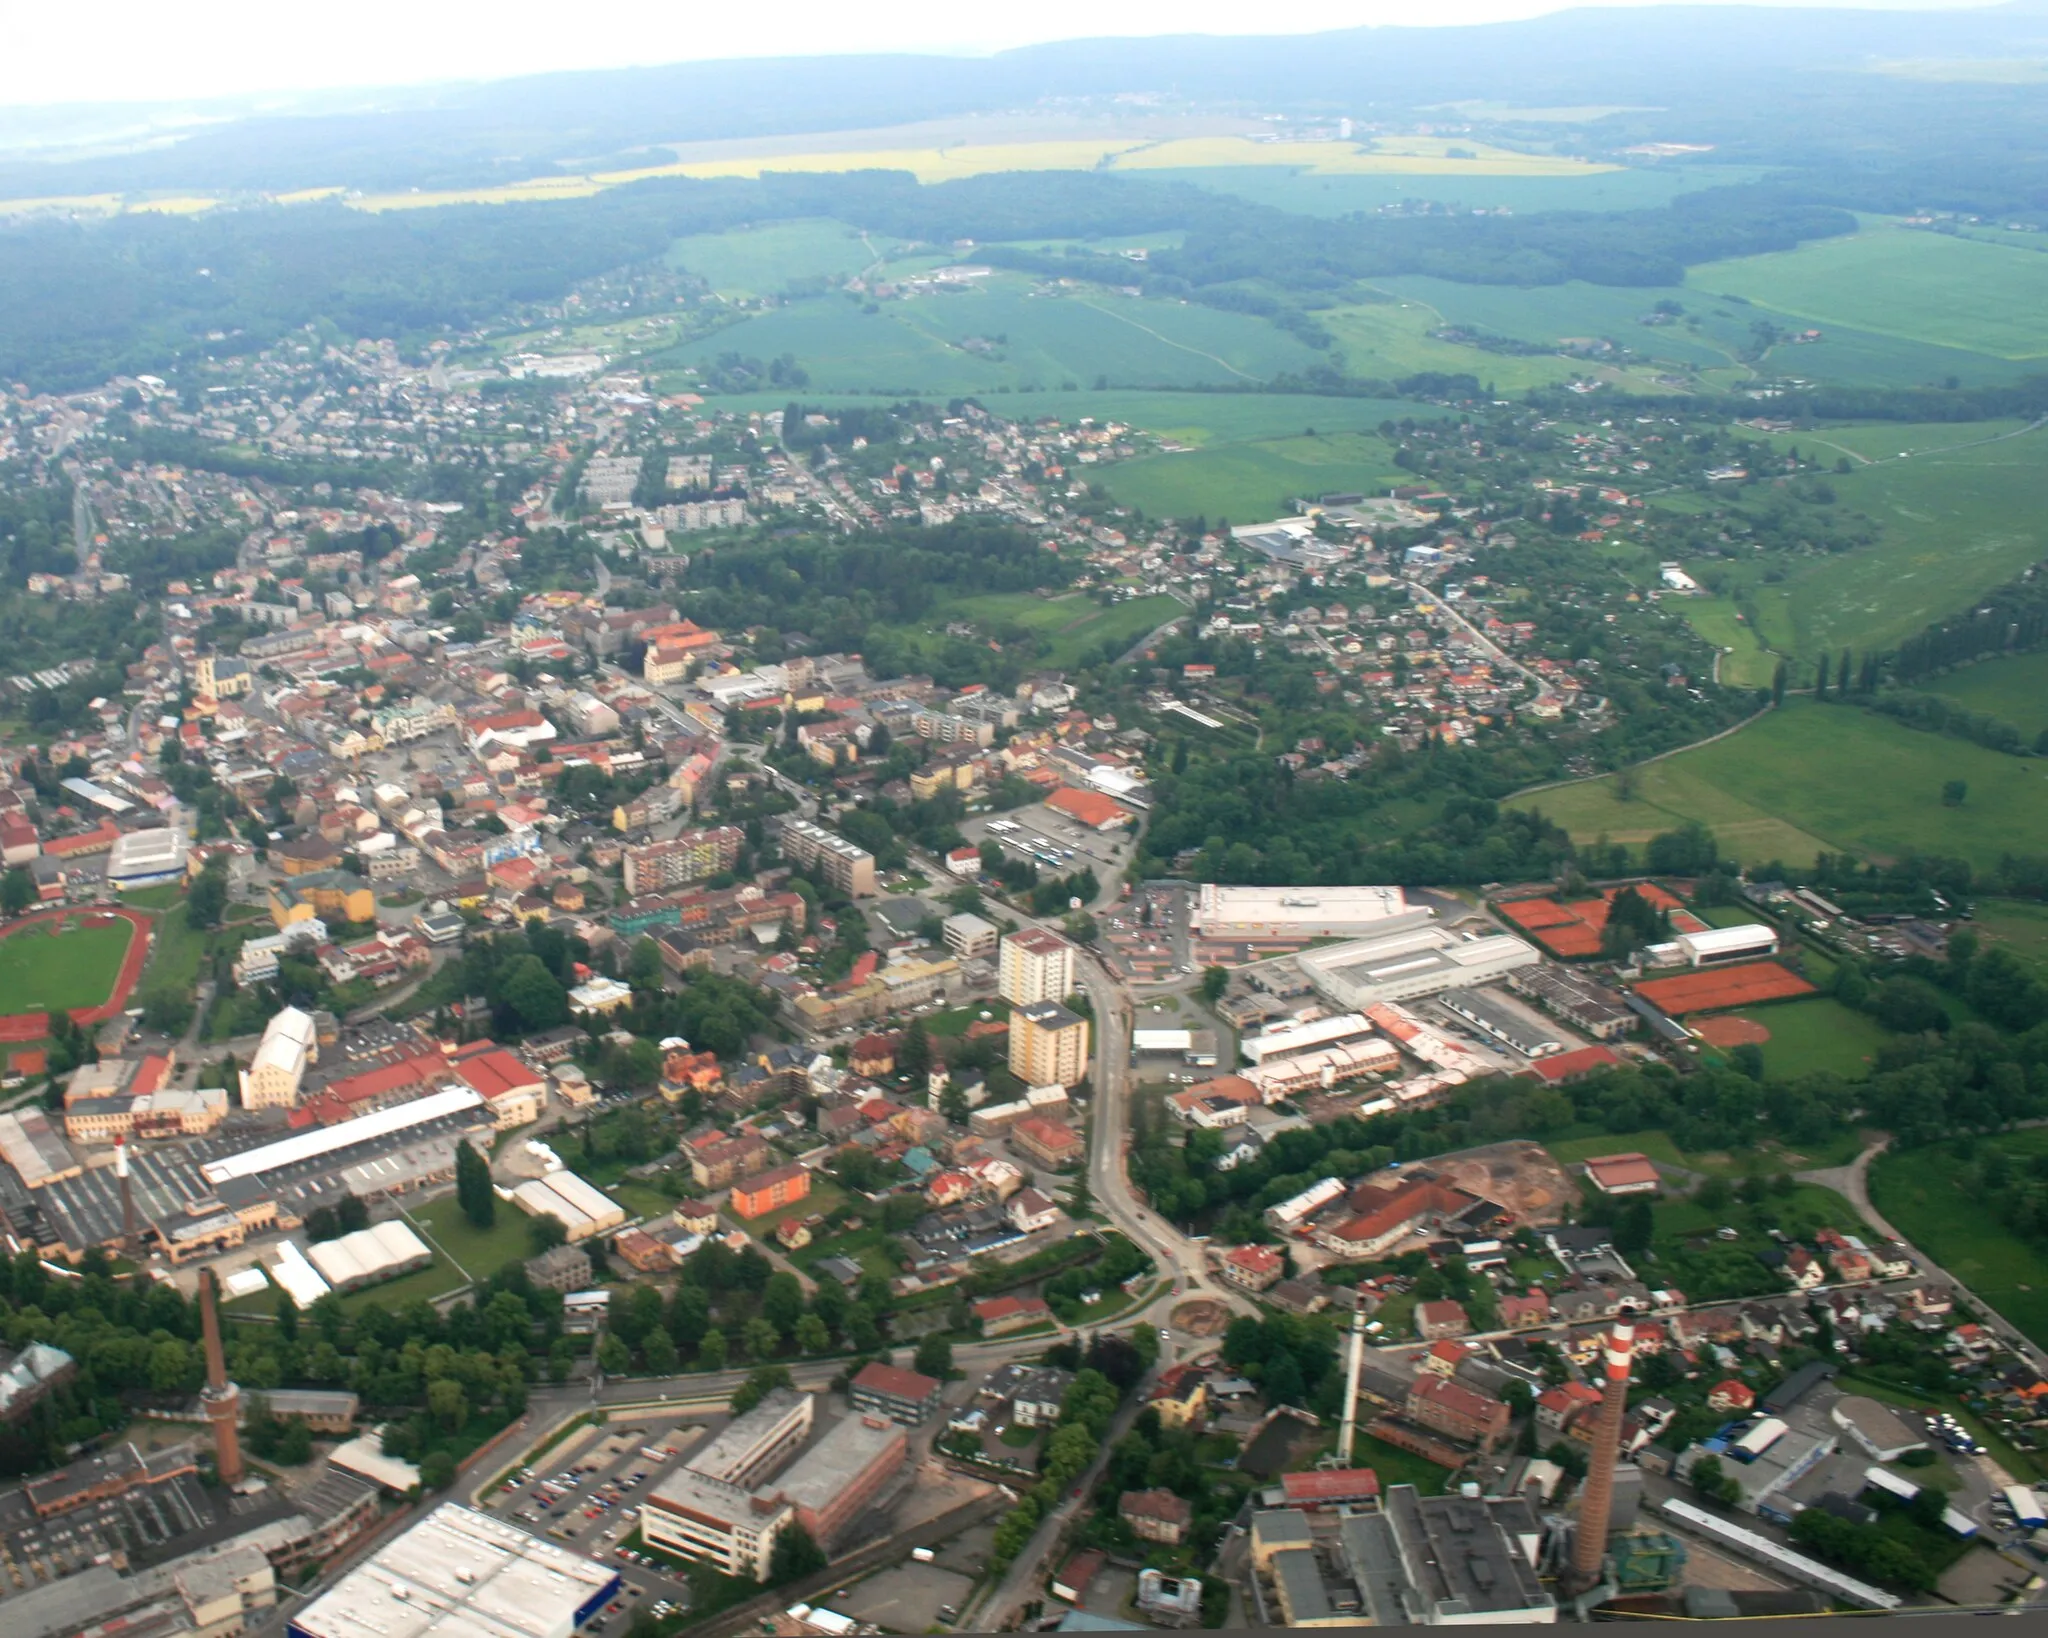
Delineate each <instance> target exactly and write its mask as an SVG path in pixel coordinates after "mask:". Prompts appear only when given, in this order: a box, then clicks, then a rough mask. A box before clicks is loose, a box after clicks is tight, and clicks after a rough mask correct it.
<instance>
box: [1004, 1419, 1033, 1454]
mask: <svg viewBox="0 0 2048 1638" xmlns="http://www.w3.org/2000/svg"><path fill="white" fill-rule="evenodd" d="M996 1437H997V1438H998V1439H1000V1440H1002V1442H1003V1443H1004V1444H1006V1445H1008V1446H1009V1447H1010V1448H1011V1449H1012V1450H1022V1449H1023V1448H1024V1447H1025V1446H1026V1445H1035V1444H1037V1443H1038V1429H1036V1428H1027V1427H1020V1426H1019V1425H1018V1424H1017V1423H1015V1422H1012V1423H1011V1424H1010V1425H1009V1426H1008V1427H1006V1428H1004V1429H1003V1431H1002V1432H1001V1433H999V1434H997V1435H996Z"/></svg>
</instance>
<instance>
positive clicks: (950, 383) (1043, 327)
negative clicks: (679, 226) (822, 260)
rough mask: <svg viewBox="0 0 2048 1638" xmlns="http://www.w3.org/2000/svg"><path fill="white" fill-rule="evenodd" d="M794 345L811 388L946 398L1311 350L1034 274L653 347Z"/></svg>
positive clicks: (1260, 364)
mask: <svg viewBox="0 0 2048 1638" xmlns="http://www.w3.org/2000/svg"><path fill="white" fill-rule="evenodd" d="M729 352H737V353H739V354H741V355H743V356H748V357H754V358H761V359H772V358H776V357H780V356H781V355H783V354H785V353H788V354H793V355H794V356H795V358H796V360H797V362H798V363H799V364H800V365H801V366H802V367H803V369H804V370H805V371H806V372H807V373H808V375H809V378H810V380H809V390H815V391H818V392H823V393H835V392H836V393H860V394H875V395H884V396H888V395H903V396H913V397H914V396H918V395H924V396H928V397H938V398H946V397H951V396H956V395H960V394H967V393H989V392H998V391H1001V390H1003V389H1004V388H1009V389H1011V390H1013V391H1015V390H1031V389H1057V390H1065V391H1070V392H1071V391H1078V390H1079V389H1081V388H1084V387H1088V386H1091V385H1094V384H1096V383H1098V382H1099V383H1102V384H1104V385H1108V386H1118V387H1155V386H1156V387H1172V386H1211V385H1213V386H1231V385H1238V384H1245V383H1253V384H1256V383H1258V382H1262V381H1265V380H1267V379H1269V378H1271V377H1272V376H1273V375H1275V374H1276V373H1278V372H1280V371H1282V370H1301V369H1305V368H1306V367H1307V366H1308V365H1310V364H1311V363H1313V362H1314V361H1315V359H1316V354H1315V353H1314V352H1313V351H1312V350H1311V349H1310V348H1308V347H1307V346H1304V345H1303V344H1302V343H1301V342H1299V341H1297V340H1295V339H1294V337H1292V336H1290V335H1287V334H1286V333H1285V332H1284V331H1281V330H1279V329H1276V328H1275V327H1274V326H1273V325H1271V324H1269V323H1267V322H1266V321H1265V320H1264V319H1261V318H1256V317H1253V316H1251V315H1249V314H1244V313H1226V312H1222V311H1219V310H1217V309H1215V308H1208V307H1195V306H1188V305H1183V304H1181V303H1179V302H1167V301H1139V300H1136V299H1134V298H1131V297H1124V296H1114V295H1107V294H1101V295H1098V294H1093V293H1090V294H1087V295H1077V296H1051V295H1035V294H1032V293H1031V292H1030V291H1029V290H1028V288H1027V287H1026V284H1025V281H1022V280H1013V279H997V280H993V281H991V284H990V287H989V288H986V289H976V290H972V291H965V292H961V293H959V294H955V295H947V296H933V297H929V298H922V299H919V300H915V301H906V302H890V303H887V304H886V305H884V306H882V307H881V308H879V309H878V310H877V311H875V312H866V311H863V309H862V308H861V307H860V306H858V305H856V304H855V303H853V302H851V301H849V300H847V299H846V298H844V297H841V296H832V297H825V298H820V299H816V300H810V301H799V302H792V303H790V304H789V305H787V306H784V307H781V308H778V309H776V310H774V311H773V312H768V313H763V314H761V315H759V316H758V317H754V318H748V319H744V320H742V321H741V322H740V323H738V324H734V325H730V326H728V327H726V328H725V329H722V330H720V331H718V332H717V333H716V334H714V335H710V336H704V337H700V338H698V339H697V340H694V341H691V342H688V343H686V344H684V345H682V346H680V347H673V348H669V349H667V350H665V351H662V352H659V353H656V354H653V355H651V356H650V357H649V358H648V359H647V360H646V361H645V363H646V366H647V368H648V369H650V370H652V371H655V372H657V373H661V372H668V373H670V375H671V377H672V378H673V375H674V372H678V371H681V370H683V369H684V368H686V367H696V366H703V365H707V364H710V363H712V362H713V361H714V360H716V359H717V358H718V357H719V355H720V354H723V353H729Z"/></svg>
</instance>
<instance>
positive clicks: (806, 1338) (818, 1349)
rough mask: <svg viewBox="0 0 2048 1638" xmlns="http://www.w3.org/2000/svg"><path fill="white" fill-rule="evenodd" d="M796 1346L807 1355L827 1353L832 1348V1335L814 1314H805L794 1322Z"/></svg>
mask: <svg viewBox="0 0 2048 1638" xmlns="http://www.w3.org/2000/svg"><path fill="white" fill-rule="evenodd" d="M796 1345H797V1346H798V1347H799V1348H801V1349H802V1350H803V1351H804V1352H805V1353H807V1354H822V1353H827V1352H829V1351H830V1350H831V1347H832V1333H831V1331H830V1330H828V1329H827V1328H826V1325H825V1322H824V1321H823V1320H821V1319H820V1318H818V1316H817V1315H816V1314H806V1315H804V1317H803V1318H802V1319H800V1320H798V1321H797V1322H796Z"/></svg>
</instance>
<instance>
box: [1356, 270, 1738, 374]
mask: <svg viewBox="0 0 2048 1638" xmlns="http://www.w3.org/2000/svg"><path fill="white" fill-rule="evenodd" d="M1378 282H1379V286H1380V288H1381V289H1383V290H1387V291H1390V292H1392V293H1393V294H1394V295H1397V296H1399V297H1400V298H1401V299H1402V300H1404V301H1414V302H1422V303H1424V304H1426V305H1427V306H1428V307H1429V308H1431V309H1432V310H1433V311H1435V312H1437V313H1439V314H1441V315H1442V317H1443V319H1444V320H1445V321H1446V322H1449V323H1452V324H1465V325H1471V326H1472V327H1474V328H1475V329H1480V330H1486V331H1490V332H1491V333H1493V334H1495V335H1501V336H1509V337H1512V338H1513V339H1514V340H1516V341H1528V342H1535V343H1539V344H1541V345H1543V346H1555V345H1556V344H1557V343H1558V342H1559V341H1561V340H1564V339H1565V338H1567V337H1604V338H1606V339H1607V340H1609V341H1611V342H1613V343H1614V344H1615V345H1616V346H1620V347H1628V348H1630V349H1632V350H1633V351H1635V352H1639V353H1642V354H1644V355H1645V356H1647V357H1651V358H1660V359H1668V360H1670V361H1671V362H1672V363H1675V364H1698V365H1703V366H1715V365H1726V364H1732V363H1734V362H1735V352H1736V349H1737V348H1738V347H1740V346H1741V345H1742V344H1743V343H1744V342H1745V341H1747V340H1748V338H1749V323H1750V318H1751V317H1752V316H1753V314H1752V313H1751V312H1750V311H1749V310H1747V309H1741V308H1725V309H1721V310H1720V312H1718V313H1717V312H1716V310H1715V307H1714V305H1713V304H1711V303H1703V302H1702V301H1701V300H1700V299H1699V294H1698V292H1696V291H1692V290H1685V289H1682V288H1679V287H1677V286H1671V287H1668V288H1645V289H1616V288H1613V287H1611V286H1608V285H1601V284H1583V283H1579V282H1576V281H1574V282H1572V283H1569V284H1547V285H1536V286H1533V287H1528V288H1524V287H1521V286H1517V285H1498V284H1458V283H1455V282H1453V281H1452V280H1450V279H1437V278H1430V277H1428V276H1427V275H1422V274H1415V275H1410V276H1407V277H1403V278H1395V279H1382V280H1380V281H1378ZM1660 301H1676V302H1677V303H1678V304H1679V305H1680V306H1682V307H1684V308H1685V310H1686V311H1685V314H1684V315H1683V317H1682V318H1681V319H1680V321H1679V322H1677V323H1673V324H1660V325H1646V324H1643V323H1642V322H1641V320H1642V319H1644V318H1645V317H1647V316H1649V315H1650V314H1651V312H1652V311H1653V309H1654V308H1655V307H1656V305H1657V303H1658V302H1660ZM1687 319H1691V320H1694V321H1696V322H1697V323H1698V324H1699V329H1698V331H1694V330H1693V329H1692V328H1691V327H1690V326H1689V325H1688V324H1687V323H1686V322H1685V320H1687Z"/></svg>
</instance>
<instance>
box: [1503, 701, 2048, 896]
mask: <svg viewBox="0 0 2048 1638" xmlns="http://www.w3.org/2000/svg"><path fill="white" fill-rule="evenodd" d="M1950 779H1961V780H1964V781H1966V782H1967V784H1968V786H1969V795H1968V797H1967V799H1966V800H1965V801H1964V803H1963V805H1962V806H1961V807H1959V808H1949V807H1944V806H1943V805H1942V802H1941V790H1942V786H1943V784H1944V783H1945V782H1946V781H1948V780H1950ZM1635 781H1636V794H1635V797H1634V799H1633V800H1624V799H1623V796H1622V791H1621V787H1620V785H1619V783H1618V782H1617V780H1616V778H1615V776H1614V775H1611V774H1610V775H1606V776H1604V777H1602V778H1600V779H1592V780H1585V781H1582V782H1580V783H1578V784H1575V785H1567V786H1563V787H1560V788H1558V789H1556V790H1549V791H1539V792H1535V793H1533V794H1531V795H1527V796H1521V797H1516V798H1514V799H1513V802H1512V805H1513V806H1515V807H1519V808H1535V809H1539V810H1540V811H1542V812H1543V813H1546V814H1548V815H1549V816H1550V817H1551V818H1552V819H1553V820H1555V821H1556V822H1557V823H1559V824H1561V825H1563V826H1564V827H1565V828H1566V829H1567V830H1569V831H1570V832H1571V833H1572V835H1573V836H1574V838H1578V839H1584V840H1588V841H1590V840H1592V839H1593V838H1594V837H1596V836H1599V835H1601V834H1603V833H1604V834H1606V835H1607V837H1608V838H1609V839H1610V840H1612V841H1617V842H1627V843H1631V844H1636V843H1641V842H1643V841H1647V840H1648V839H1649V838H1650V837H1651V836H1654V835H1656V834H1657V833H1658V832H1659V831H1664V830H1671V829H1675V828H1677V827H1678V826H1679V825H1681V824H1683V823H1685V822H1686V821H1687V820H1690V819H1697V820H1699V821H1700V822H1701V823H1703V824H1705V825H1706V826H1707V827H1708V828H1709V829H1711V830H1712V831H1713V832H1714V834H1715V836H1716V837H1717V838H1718V839H1719V840H1720V842H1721V843H1722V845H1723V847H1724V848H1725V849H1726V850H1727V851H1728V852H1730V853H1732V854H1733V855H1735V856H1736V857H1737V858H1739V859H1740V860H1741V861H1742V862H1743V863H1744V864H1761V863H1764V862H1767V861H1770V860H1774V859H1776V860H1783V861H1784V862H1786V863H1788V864H1791V865H1794V866H1795V867H1796V866H1799V865H1804V864H1810V863H1811V862H1812V860H1813V857H1814V854H1815V853H1816V852H1819V851H1821V850H1823V849H1826V850H1829V851H1846V852H1854V853H1861V854H1865V855H1868V856H1872V857H1876V858H1880V859H1885V858H1898V857H1900V856H1902V855H1904V854H1906V853H1909V852H1921V853H1932V854H1943V855H1947V856H1949V857H1962V858H1966V859H1968V860H1969V861H1970V862H1971V864H1972V865H1974V866H1976V867H1977V868H1978V869H1981V870H1990V869H1992V868H1994V867H1995V866H1996V865H1997V863H1998V861H1999V859H2000V858H2002V857H2003V856H2005V855H2006V854H2026V853H2028V852H2030V851H2036V850H2038V841H2039V812H2040V802H2041V798H2042V796H2043V794H2044V793H2048V774H2044V773H2043V772H2042V769H2041V765H2040V764H2039V763H2038V762H2036V761H2034V760H2032V759H2029V758H2022V757H2009V756H2000V755H1999V754H1998V753H1997V752H1995V751H1987V750H1985V749H1983V748H1982V747H1981V746H1977V745H1971V744H1968V743H1966V742H1964V741H1962V740H1956V739H1949V738H1946V737H1943V736H1940V735H1936V734H1924V733H1919V732H1917V731H1915V730H1914V729H1911V728H1906V727H1903V726H1901V725H1900V724H1898V723H1895V722H1892V721H1890V720H1888V719H1886V718H1883V717H1879V716H1875V715H1873V714H1872V713H1870V712H1868V711H1863V710H1859V709H1856V708H1854V707H1851V706H1835V705H1821V704H1816V703H1814V702H1813V701H1811V700H1805V699H1799V698H1793V699H1788V700H1787V701H1786V702H1785V705H1784V707H1783V708H1782V709H1781V710H1777V711H1773V712H1771V713H1769V714H1768V715H1766V716H1764V717H1763V718H1761V719H1760V720H1758V721H1757V722H1755V723H1753V724H1752V725H1750V726H1749V727H1747V728H1745V729H1743V730H1742V731H1741V732H1740V733H1739V734H1734V735H1731V736H1730V737H1729V738H1727V739H1724V740H1721V741H1719V742H1717V743H1715V744H1713V745H1707V746H1703V747H1701V748H1700V749H1698V750H1695V751H1687V752H1685V753H1684V754H1682V755H1680V756H1675V757H1671V758H1668V759H1667V760H1665V761H1663V762H1654V763H1650V764H1648V765H1647V766H1644V767H1641V768H1638V769H1637V770H1635Z"/></svg>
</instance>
